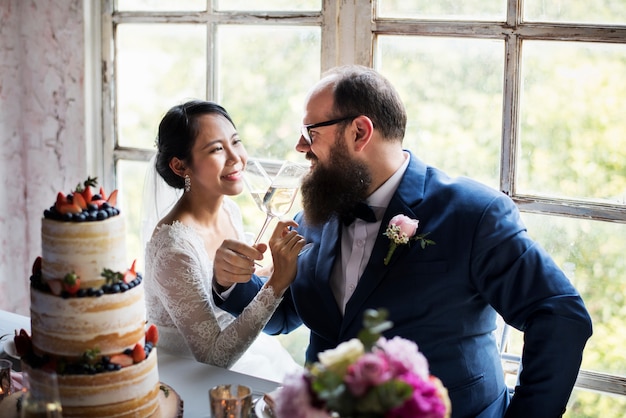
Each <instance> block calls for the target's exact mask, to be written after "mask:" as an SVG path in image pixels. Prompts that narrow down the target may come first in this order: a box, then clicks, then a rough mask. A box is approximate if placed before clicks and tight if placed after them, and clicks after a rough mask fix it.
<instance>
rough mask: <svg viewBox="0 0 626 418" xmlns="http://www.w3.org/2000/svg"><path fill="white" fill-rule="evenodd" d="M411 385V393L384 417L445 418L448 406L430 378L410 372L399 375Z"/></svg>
mask: <svg viewBox="0 0 626 418" xmlns="http://www.w3.org/2000/svg"><path fill="white" fill-rule="evenodd" d="M399 379H400V380H404V381H405V382H406V383H408V384H409V385H411V386H412V387H413V395H412V396H411V398H409V399H408V400H407V401H406V402H404V403H403V404H402V405H401V406H399V407H398V408H394V409H392V410H391V411H389V412H387V413H386V414H385V418H405V417H420V418H445V417H447V416H448V412H449V411H448V407H447V405H446V402H445V401H444V400H443V399H442V395H441V393H440V392H439V388H438V387H437V385H436V384H435V383H434V382H432V381H431V380H430V379H426V380H424V379H422V378H420V377H419V376H416V375H414V374H411V373H407V374H405V375H402V376H400V377H399Z"/></svg>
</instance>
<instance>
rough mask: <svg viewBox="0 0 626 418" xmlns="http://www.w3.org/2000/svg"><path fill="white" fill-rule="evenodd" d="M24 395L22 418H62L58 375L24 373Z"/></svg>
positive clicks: (41, 371)
mask: <svg viewBox="0 0 626 418" xmlns="http://www.w3.org/2000/svg"><path fill="white" fill-rule="evenodd" d="M22 384H23V386H24V393H23V394H22V403H21V409H20V417H21V418H61V417H62V416H63V415H62V411H63V409H62V407H61V397H60V395H59V384H58V382H57V374H56V373H54V372H45V371H43V370H33V369H30V370H28V372H27V371H23V372H22Z"/></svg>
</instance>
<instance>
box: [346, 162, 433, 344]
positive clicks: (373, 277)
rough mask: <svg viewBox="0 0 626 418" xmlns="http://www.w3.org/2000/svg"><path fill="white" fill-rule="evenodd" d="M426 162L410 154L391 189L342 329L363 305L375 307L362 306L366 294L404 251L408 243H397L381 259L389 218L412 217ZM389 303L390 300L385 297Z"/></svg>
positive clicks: (386, 245) (386, 244)
mask: <svg viewBox="0 0 626 418" xmlns="http://www.w3.org/2000/svg"><path fill="white" fill-rule="evenodd" d="M425 175H426V166H425V165H424V164H423V163H422V162H421V161H419V160H418V159H416V158H415V157H414V156H413V155H411V161H410V162H409V166H408V168H407V170H406V171H405V173H404V176H403V177H402V181H401V182H400V185H399V186H398V189H397V190H396V192H395V193H394V195H393V197H392V198H391V201H390V202H389V206H388V207H387V210H385V214H384V215H383V220H382V222H381V224H380V225H381V226H380V229H379V231H378V235H377V236H376V242H375V243H374V248H373V250H372V254H371V255H370V258H369V261H368V263H367V267H366V268H365V271H364V272H363V275H362V276H361V278H360V279H359V284H358V286H357V287H356V289H355V291H354V294H353V295H352V297H351V298H350V300H349V301H348V303H347V305H346V310H345V315H344V321H343V324H342V332H343V331H345V330H346V329H347V328H348V327H349V326H350V325H351V323H352V322H353V321H355V320H356V321H362V318H361V315H362V312H363V310H364V309H365V308H378V306H363V305H364V304H365V303H366V301H367V299H368V298H369V297H370V295H371V294H372V293H373V292H374V291H375V289H376V288H377V287H378V285H379V284H380V282H381V281H382V280H384V279H385V278H386V276H387V274H388V272H389V269H390V268H391V267H393V264H394V263H395V262H396V260H398V259H399V258H400V257H402V256H403V254H404V253H405V252H406V251H408V248H407V247H408V245H400V246H398V247H397V248H396V250H395V251H394V254H393V256H392V257H391V260H390V262H389V264H388V265H385V264H384V262H383V260H384V259H385V256H386V255H387V251H388V250H389V238H387V237H386V236H384V235H383V232H385V230H386V229H387V225H388V224H389V221H390V220H391V218H393V217H394V216H396V215H398V214H403V215H406V216H408V217H410V218H416V216H415V212H414V210H413V207H414V206H416V205H417V204H418V203H419V202H420V201H421V200H422V198H423V195H424V184H425ZM386 302H388V303H391V302H393V301H386Z"/></svg>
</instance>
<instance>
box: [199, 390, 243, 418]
mask: <svg viewBox="0 0 626 418" xmlns="http://www.w3.org/2000/svg"><path fill="white" fill-rule="evenodd" d="M209 404H210V406H211V417H212V418H248V417H249V416H250V412H251V411H252V390H251V389H250V388H249V387H248V386H245V385H235V384H233V385H231V384H228V385H218V386H214V387H212V388H211V389H210V390H209Z"/></svg>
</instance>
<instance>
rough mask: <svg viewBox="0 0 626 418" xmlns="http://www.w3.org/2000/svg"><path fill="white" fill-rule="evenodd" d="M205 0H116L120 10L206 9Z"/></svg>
mask: <svg viewBox="0 0 626 418" xmlns="http://www.w3.org/2000/svg"><path fill="white" fill-rule="evenodd" d="M206 4H207V0H117V10H120V11H131V10H133V11H150V12H157V11H167V10H170V11H174V10H196V11H197V10H206Z"/></svg>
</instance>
